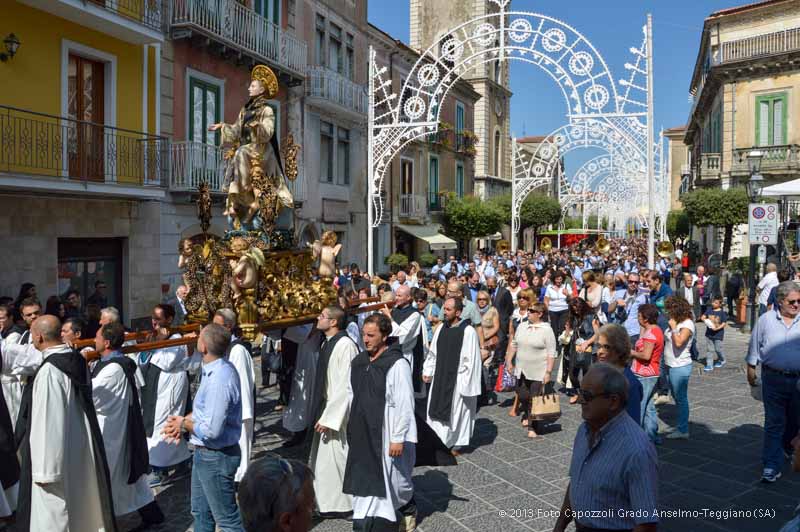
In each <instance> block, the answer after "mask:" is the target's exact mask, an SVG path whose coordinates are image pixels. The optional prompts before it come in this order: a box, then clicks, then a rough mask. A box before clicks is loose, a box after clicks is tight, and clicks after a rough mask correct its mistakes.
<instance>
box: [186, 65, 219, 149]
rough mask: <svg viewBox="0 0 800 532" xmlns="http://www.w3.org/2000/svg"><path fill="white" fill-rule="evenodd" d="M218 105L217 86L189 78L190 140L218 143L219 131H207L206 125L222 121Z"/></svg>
mask: <svg viewBox="0 0 800 532" xmlns="http://www.w3.org/2000/svg"><path fill="white" fill-rule="evenodd" d="M220 107H221V106H220V90H219V87H217V86H216V85H212V84H211V83H206V82H204V81H200V80H198V79H195V78H189V131H188V137H189V140H190V141H194V142H203V143H205V144H215V145H219V140H220V133H219V131H217V132H211V131H208V126H210V125H211V124H215V123H218V122H221V121H222V117H221V113H220Z"/></svg>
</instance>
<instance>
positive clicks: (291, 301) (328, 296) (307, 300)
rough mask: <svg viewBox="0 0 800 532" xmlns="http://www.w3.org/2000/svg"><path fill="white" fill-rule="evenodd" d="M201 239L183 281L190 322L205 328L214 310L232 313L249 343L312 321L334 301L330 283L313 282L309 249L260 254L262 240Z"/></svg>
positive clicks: (233, 235) (233, 234)
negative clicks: (262, 333) (269, 332)
mask: <svg viewBox="0 0 800 532" xmlns="http://www.w3.org/2000/svg"><path fill="white" fill-rule="evenodd" d="M199 237H200V238H198V240H201V239H203V238H204V240H203V242H202V244H201V243H199V242H198V243H197V244H194V245H193V246H192V250H193V252H192V254H191V255H190V256H189V257H188V259H187V261H186V263H187V271H186V274H185V276H184V280H185V281H186V283H187V287H188V288H189V293H188V295H187V297H186V301H185V305H186V309H187V312H188V319H189V320H190V321H194V322H201V323H207V322H208V321H210V320H211V318H212V317H213V315H214V313H215V312H216V311H217V310H219V309H221V308H232V309H234V310H235V311H236V313H237V315H238V317H239V327H240V328H241V330H242V336H243V337H244V338H246V339H247V340H249V341H253V340H254V339H255V337H256V335H257V334H258V332H260V331H266V330H269V329H275V328H279V327H281V326H282V325H285V324H287V323H290V322H295V321H298V320H302V319H304V318H310V317H314V316H316V315H318V314H319V313H320V312H322V309H323V308H325V307H326V306H327V305H329V304H332V303H334V302H335V301H336V289H335V287H334V286H333V283H332V282H331V281H330V279H319V278H317V277H316V272H315V271H314V268H313V265H314V257H313V254H312V251H311V250H310V249H308V250H286V251H262V248H266V245H265V243H264V241H263V240H262V239H260V238H258V237H255V236H247V237H245V236H241V235H239V234H237V233H236V232H229V234H228V235H226V237H225V238H222V239H217V238H215V237H213V236H208V235H199Z"/></svg>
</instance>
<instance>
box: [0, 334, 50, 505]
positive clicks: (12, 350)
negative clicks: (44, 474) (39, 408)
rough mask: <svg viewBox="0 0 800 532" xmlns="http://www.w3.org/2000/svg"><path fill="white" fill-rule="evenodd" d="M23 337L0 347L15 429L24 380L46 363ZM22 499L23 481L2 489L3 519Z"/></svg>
mask: <svg viewBox="0 0 800 532" xmlns="http://www.w3.org/2000/svg"><path fill="white" fill-rule="evenodd" d="M20 336H21V335H20V334H19V333H12V334H10V335H8V336H7V337H6V338H5V340H3V342H2V344H0V356H2V358H3V371H2V374H0V384H2V387H3V397H4V398H5V400H6V406H7V407H8V413H9V415H10V416H11V426H12V427H14V426H16V423H17V417H18V415H19V407H20V403H21V402H22V388H23V381H24V379H25V377H27V376H30V375H33V374H34V373H36V370H37V369H39V366H41V365H42V361H43V360H44V358H43V357H42V353H41V352H40V351H39V350H37V349H36V348H35V347H33V344H32V343H25V344H19V343H18V342H19V339H20ZM28 336H29V337H30V335H28ZM18 496H19V482H17V483H16V484H14V485H12V486H9V487H8V488H6V489H5V490H0V517H6V516H9V515H11V514H12V513H14V511H16V509H17V497H18Z"/></svg>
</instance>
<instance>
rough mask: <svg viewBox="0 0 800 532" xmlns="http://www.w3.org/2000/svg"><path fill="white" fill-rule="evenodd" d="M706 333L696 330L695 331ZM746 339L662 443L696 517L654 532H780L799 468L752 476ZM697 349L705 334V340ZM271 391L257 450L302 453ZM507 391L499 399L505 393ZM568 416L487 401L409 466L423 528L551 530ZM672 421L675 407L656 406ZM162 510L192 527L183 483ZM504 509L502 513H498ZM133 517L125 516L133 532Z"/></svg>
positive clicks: (338, 523) (326, 527)
mask: <svg viewBox="0 0 800 532" xmlns="http://www.w3.org/2000/svg"><path fill="white" fill-rule="evenodd" d="M701 336H702V333H701ZM745 339H746V337H745V336H744V335H742V334H741V333H739V332H738V331H735V330H730V332H729V333H728V337H727V338H726V341H725V345H726V348H727V350H728V352H729V353H730V358H729V359H730V362H729V363H728V365H726V366H725V367H724V368H722V369H720V370H715V371H714V372H713V373H711V374H705V373H703V372H702V370H701V368H700V366H699V365H697V366H696V368H697V371H696V372H695V374H694V375H693V376H692V379H691V381H690V383H689V396H690V401H691V406H692V412H691V419H690V422H691V428H690V432H691V440H689V441H669V440H667V442H666V443H665V444H664V445H663V446H661V447H660V448H659V449H658V452H659V459H660V475H661V477H660V480H661V485H660V501H661V509H662V510H667V509H674V510H688V511H692V510H697V511H699V512H700V513H699V514H697V517H694V516H684V517H680V518H674V519H667V520H665V522H664V523H663V526H662V527H660V530H666V531H675V532H678V531H680V532H686V531H689V532H702V531H709V532H715V531H720V530H729V531H773V530H778V529H779V528H780V527H781V526H782V525H783V523H785V522H786V521H787V520H788V519H789V518H790V516H791V515H792V513H793V510H794V508H795V506H796V505H797V503H798V502H800V474H792V473H788V472H787V471H784V477H783V478H782V479H781V480H779V481H778V482H777V483H776V484H774V485H765V484H760V483H759V482H758V479H759V475H760V472H761V464H760V453H761V427H762V423H763V419H762V407H761V404H760V403H759V402H757V401H756V400H754V399H753V397H752V396H751V392H750V389H749V387H748V386H747V384H746V383H745V378H744V370H743V356H744V349H745ZM701 345H702V338H701ZM275 397H276V396H275V392H274V388H273V389H269V390H260V391H259V398H258V412H259V414H258V423H257V424H256V434H257V439H258V441H257V444H256V446H255V453H256V454H257V456H260V455H263V454H264V453H267V452H273V451H274V452H277V453H279V454H281V455H283V456H289V457H295V458H298V457H300V456H301V454H302V453H303V452H304V451H303V450H302V449H291V450H290V451H289V452H287V451H286V450H282V449H276V447H277V446H278V445H279V444H280V442H281V436H282V435H283V433H282V428H281V427H280V417H279V416H278V415H277V414H276V413H272V407H273V405H274V404H275ZM508 397H509V396H508V395H507V394H506V395H505V396H504V399H508ZM562 407H563V410H564V415H563V417H562V418H561V420H560V421H559V422H558V424H556V425H554V426H553V427H552V428H551V429H550V430H551V431H550V432H549V433H547V434H546V435H545V436H544V437H542V438H539V439H538V440H534V441H530V440H528V438H527V437H526V433H525V431H524V430H523V429H522V428H521V427H520V426H519V425H518V423H517V422H516V421H515V420H514V419H512V418H510V417H508V415H507V411H508V408H506V407H503V408H498V407H497V406H490V407H487V408H485V409H483V410H481V412H480V413H479V419H478V421H477V427H476V432H475V436H474V438H473V445H474V448H473V449H472V450H471V451H470V452H468V453H466V454H464V455H463V456H462V457H460V459H459V462H460V463H459V465H458V466H455V467H448V468H438V469H437V468H418V469H417V470H416V471H415V478H414V480H415V485H416V487H417V492H416V499H417V503H418V507H419V528H420V530H422V531H424V532H432V531H445V530H446V531H467V530H473V531H487V530H503V532H510V531H517V530H519V531H524V530H537V531H538V530H551V529H552V525H553V523H554V521H555V518H554V517H552V516H551V515H548V514H550V513H551V512H555V511H556V510H557V509H558V508H559V507H560V505H561V501H562V498H563V493H564V488H565V487H566V485H567V482H568V479H567V471H568V464H569V459H570V454H571V445H572V440H573V438H574V435H575V431H576V429H577V427H578V425H579V423H580V409H579V407H578V406H571V405H568V404H566V402H565V401H564V402H562ZM660 415H661V419H662V421H664V422H666V423H667V424H671V423H672V420H673V418H674V406H673V405H665V406H662V407H660ZM158 499H159V502H160V503H161V507H162V508H163V509H164V511H165V512H167V513H168V516H169V522H168V523H167V525H166V526H163V527H160V529H159V530H162V531H170V532H173V531H175V532H177V531H181V532H182V531H184V530H190V529H191V516H190V513H189V482H188V479H184V480H182V481H180V482H177V483H176V484H174V485H171V486H168V487H166V488H165V489H163V490H161V491H160V493H159V495H158ZM706 509H707V510H708V511H718V510H720V511H721V510H726V509H732V510H756V511H758V510H762V511H767V510H769V511H770V512H774V513H775V515H776V517H774V518H771V519H770V518H766V517H765V518H763V519H758V518H750V519H747V518H729V519H724V518H722V517H719V518H714V517H713V516H711V515H710V514H709V515H705V514H703V513H702V512H704V511H706ZM504 512H505V515H502V514H503V513H504ZM137 523H138V517H136V516H135V515H134V516H131V517H129V518H127V519H125V520H124V525H125V526H124V527H123V530H126V531H127V530H131V529H132V528H134V527H135V526H136V524H137ZM350 529H351V524H350V523H349V522H347V521H344V520H334V521H324V522H322V523H319V524H317V526H316V528H315V529H314V530H318V531H337V530H341V531H344V530H350Z"/></svg>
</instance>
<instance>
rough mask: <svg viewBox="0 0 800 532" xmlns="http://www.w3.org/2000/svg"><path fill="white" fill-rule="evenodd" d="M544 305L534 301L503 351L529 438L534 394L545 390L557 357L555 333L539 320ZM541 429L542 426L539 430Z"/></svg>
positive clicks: (533, 426) (532, 433) (532, 429)
mask: <svg viewBox="0 0 800 532" xmlns="http://www.w3.org/2000/svg"><path fill="white" fill-rule="evenodd" d="M543 315H544V305H542V304H541V303H539V302H535V303H533V304H532V305H531V306H530V308H528V316H527V319H526V320H525V321H524V322H520V323H519V326H518V327H517V330H516V333H515V335H514V339H513V340H512V342H511V345H510V346H509V349H508V353H507V354H506V367H507V368H509V371H511V372H513V374H514V376H515V377H516V378H517V379H518V380H517V397H519V404H520V405H521V406H522V426H523V427H528V438H536V437H538V436H539V435H538V434H537V433H536V422H535V421H534V420H533V419H531V403H532V399H533V397H535V396H537V395H541V394H542V393H544V392H545V390H544V388H545V386H547V385H548V384H550V382H551V375H550V374H551V373H552V371H553V364H554V362H555V356H556V336H555V334H553V329H552V328H550V324H549V323H546V322H544V321H542V316H543ZM540 432H541V429H540Z"/></svg>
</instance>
